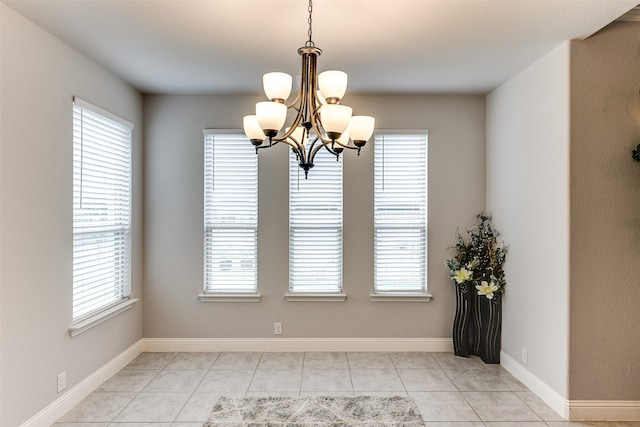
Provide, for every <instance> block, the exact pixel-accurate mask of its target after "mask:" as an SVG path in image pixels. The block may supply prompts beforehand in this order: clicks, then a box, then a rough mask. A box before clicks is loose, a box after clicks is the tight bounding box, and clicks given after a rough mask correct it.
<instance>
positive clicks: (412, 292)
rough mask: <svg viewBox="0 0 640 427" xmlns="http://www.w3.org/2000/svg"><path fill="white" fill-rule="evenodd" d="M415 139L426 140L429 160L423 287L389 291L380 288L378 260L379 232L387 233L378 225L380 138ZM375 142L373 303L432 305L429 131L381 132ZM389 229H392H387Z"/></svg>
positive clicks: (425, 164)
mask: <svg viewBox="0 0 640 427" xmlns="http://www.w3.org/2000/svg"><path fill="white" fill-rule="evenodd" d="M412 135H415V136H419V137H420V138H424V140H425V159H424V166H425V170H424V176H425V182H424V191H425V193H424V206H423V207H422V209H423V211H424V218H423V221H424V222H423V223H424V226H423V227H424V257H422V262H423V263H424V264H423V266H422V274H423V277H422V286H421V287H420V288H417V287H415V286H411V287H407V288H405V289H403V288H401V287H398V288H397V289H390V288H389V287H378V275H379V273H378V267H379V266H378V256H379V252H378V250H379V249H378V244H379V243H380V242H379V241H378V230H379V229H384V228H385V227H384V226H380V225H379V224H377V221H378V213H379V212H378V211H377V209H378V203H379V197H380V196H379V193H378V187H379V184H380V183H379V179H381V178H380V176H379V172H378V171H379V167H383V166H379V165H378V164H377V161H378V157H379V156H380V155H382V156H384V153H382V154H380V153H379V151H378V150H382V149H383V146H382V147H381V145H380V142H379V138H380V137H384V136H390V137H394V136H398V137H400V138H401V137H402V136H405V137H410V136H412ZM373 142H374V153H373V162H372V163H373V168H374V171H373V175H374V179H373V181H374V182H373V193H374V201H373V209H374V213H373V216H374V227H373V228H374V230H373V233H374V236H373V240H374V247H373V260H374V261H373V262H374V265H373V267H374V268H373V270H374V271H373V274H374V282H373V292H372V293H371V295H370V296H371V299H372V301H409V302H419V301H423V302H428V301H430V299H431V295H430V294H429V292H428V246H429V245H428V242H429V239H428V223H429V222H428V206H429V190H428V184H429V179H428V176H429V131H428V130H425V129H411V130H404V129H403V130H396V129H379V130H376V132H375V134H374V137H373ZM387 228H388V227H387ZM392 228H393V227H392ZM407 228H411V227H407Z"/></svg>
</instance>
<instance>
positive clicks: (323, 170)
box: [285, 150, 346, 302]
mask: <svg viewBox="0 0 640 427" xmlns="http://www.w3.org/2000/svg"><path fill="white" fill-rule="evenodd" d="M314 165H315V166H314V168H312V169H311V170H310V171H309V177H308V179H306V180H305V178H304V171H303V170H302V169H301V168H300V167H299V166H298V161H297V159H296V157H295V154H294V153H293V152H292V150H289V159H288V167H289V175H288V188H289V204H288V218H289V284H288V292H287V293H286V294H285V299H286V300H287V301H325V302H326V301H329V302H343V301H345V299H346V294H345V293H344V280H343V275H344V268H343V266H344V261H343V255H344V239H343V236H344V219H343V218H344V185H343V177H344V159H343V156H340V157H339V160H338V161H336V158H335V156H334V155H332V154H331V153H329V152H328V151H326V150H320V151H319V152H318V154H317V155H316V157H315V159H314ZM336 165H339V168H334V169H333V170H332V169H329V168H330V167H331V166H336ZM335 169H339V176H332V175H328V174H330V173H333V172H334V171H335ZM327 177H328V178H329V179H327ZM320 180H322V185H323V186H322V190H318V191H320V193H319V194H318V193H314V195H312V196H310V197H311V198H317V197H322V196H323V195H324V196H326V197H329V199H330V200H331V199H332V200H331V203H330V204H329V206H330V207H331V208H330V209H325V210H324V212H323V211H318V210H317V209H315V215H316V216H317V217H318V218H320V219H323V217H324V219H325V220H327V221H328V222H329V223H333V224H335V226H332V227H312V226H307V227H305V226H304V223H302V222H301V221H302V220H301V218H302V217H303V216H302V215H301V213H304V212H306V213H307V214H309V212H311V213H313V212H314V209H313V205H308V206H306V207H305V206H301V205H298V206H296V205H295V204H296V203H297V202H298V201H301V200H300V199H303V198H304V193H303V192H302V191H303V190H301V188H305V184H306V185H307V188H313V187H312V186H313V184H312V183H315V182H319V181H320ZM336 181H337V182H339V183H340V188H339V192H336V191H333V190H335V189H331V188H327V187H326V183H327V182H336ZM338 200H339V202H338ZM302 201H304V200H302ZM309 206H310V207H309ZM336 212H337V214H336ZM305 228H306V229H309V230H313V229H315V230H320V229H323V228H324V229H331V230H335V235H336V236H338V237H337V239H336V241H335V242H331V243H332V244H333V245H334V246H335V247H336V248H337V247H339V255H337V256H336V255H334V256H327V257H326V260H325V261H324V262H323V265H324V266H325V268H326V266H331V259H330V258H333V261H334V264H335V262H336V261H338V264H337V265H338V268H337V269H336V270H335V271H333V274H332V276H333V277H334V278H337V279H338V283H332V284H316V286H319V287H320V288H318V287H314V286H312V285H308V287H309V289H308V290H304V284H303V282H300V283H297V284H296V283H294V280H295V279H296V276H299V277H304V276H306V275H307V274H308V272H310V271H312V270H313V269H312V268H309V269H305V268H303V267H300V268H299V269H298V271H296V264H295V263H296V262H298V263H303V262H304V259H305V258H306V257H304V256H303V255H301V254H300V252H301V251H303V252H304V250H303V249H301V247H302V246H301V245H300V244H301V243H303V241H301V240H300V239H296V238H295V236H296V234H297V233H296V231H298V232H299V231H301V230H302V233H304V230H305ZM330 234H333V233H330ZM301 260H302V261H301ZM316 265H317V264H316ZM325 277H326V276H325ZM303 280H304V279H303ZM322 287H326V288H327V289H326V290H323V289H321V288H322ZM331 287H333V288H331Z"/></svg>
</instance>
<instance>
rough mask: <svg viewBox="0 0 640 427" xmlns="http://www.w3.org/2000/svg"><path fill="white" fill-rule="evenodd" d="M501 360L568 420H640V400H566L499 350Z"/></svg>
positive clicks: (514, 374) (506, 367)
mask: <svg viewBox="0 0 640 427" xmlns="http://www.w3.org/2000/svg"><path fill="white" fill-rule="evenodd" d="M500 360H501V365H502V367H503V368H505V369H506V370H507V371H509V373H511V375H513V376H514V377H516V378H517V379H518V380H520V382H522V383H523V384H524V385H526V386H527V387H528V388H529V389H530V390H531V391H532V392H534V393H535V394H536V395H537V396H538V397H539V398H540V399H542V400H543V401H544V402H545V403H546V404H547V405H549V406H550V407H551V408H552V409H553V410H554V411H556V412H557V413H558V414H559V415H560V416H561V417H563V418H565V419H568V420H571V421H640V401H634V400H623V401H615V400H567V399H565V398H564V397H562V396H561V395H560V394H559V393H558V392H556V391H555V390H553V389H552V388H551V387H549V386H548V385H547V384H546V383H545V382H544V381H542V380H541V379H540V378H538V377H537V376H535V375H533V374H532V373H531V372H529V370H527V369H526V368H524V367H523V366H522V365H520V364H519V363H518V362H516V361H515V360H514V359H513V358H512V357H511V356H509V355H508V354H506V353H505V352H501V353H500Z"/></svg>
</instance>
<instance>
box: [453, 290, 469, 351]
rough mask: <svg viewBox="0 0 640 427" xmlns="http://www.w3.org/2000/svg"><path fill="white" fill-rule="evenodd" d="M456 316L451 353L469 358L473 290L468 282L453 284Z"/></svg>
mask: <svg viewBox="0 0 640 427" xmlns="http://www.w3.org/2000/svg"><path fill="white" fill-rule="evenodd" d="M455 288H456V314H455V317H454V318H453V351H454V353H455V355H456V356H461V357H469V356H470V355H471V354H472V353H471V342H470V340H469V338H470V335H469V325H470V324H471V317H472V316H473V311H474V310H473V304H472V298H473V294H474V292H473V289H472V287H471V284H470V283H469V282H465V283H461V284H455Z"/></svg>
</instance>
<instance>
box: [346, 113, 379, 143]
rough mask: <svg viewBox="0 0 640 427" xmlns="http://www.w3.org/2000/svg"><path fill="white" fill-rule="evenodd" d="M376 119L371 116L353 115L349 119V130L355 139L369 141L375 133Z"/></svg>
mask: <svg viewBox="0 0 640 427" xmlns="http://www.w3.org/2000/svg"><path fill="white" fill-rule="evenodd" d="M375 124H376V119H374V118H373V117H370V116H353V117H351V120H350V121H349V127H348V132H349V135H351V139H353V140H354V141H365V142H366V141H368V140H369V138H371V135H373V129H374V127H375Z"/></svg>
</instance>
